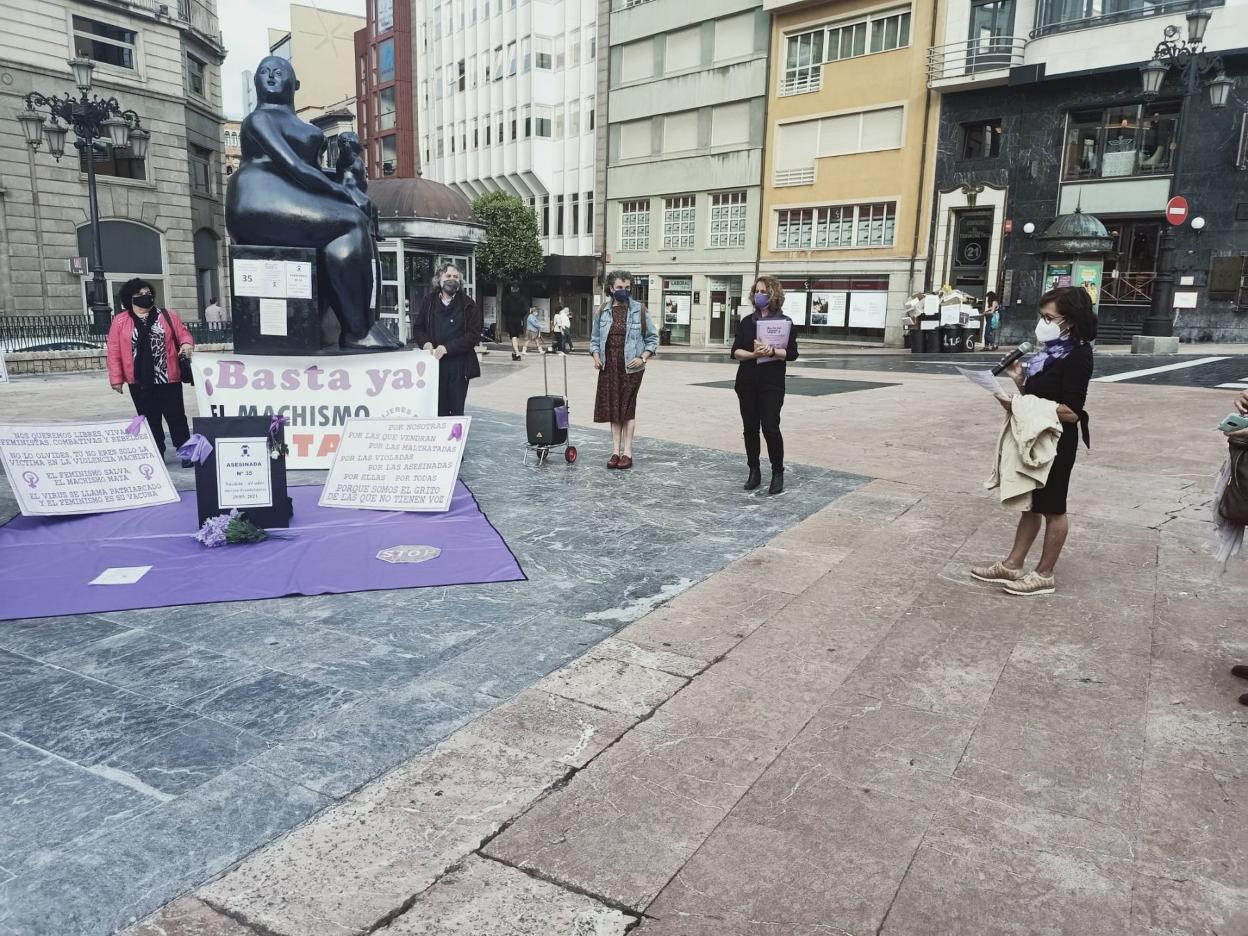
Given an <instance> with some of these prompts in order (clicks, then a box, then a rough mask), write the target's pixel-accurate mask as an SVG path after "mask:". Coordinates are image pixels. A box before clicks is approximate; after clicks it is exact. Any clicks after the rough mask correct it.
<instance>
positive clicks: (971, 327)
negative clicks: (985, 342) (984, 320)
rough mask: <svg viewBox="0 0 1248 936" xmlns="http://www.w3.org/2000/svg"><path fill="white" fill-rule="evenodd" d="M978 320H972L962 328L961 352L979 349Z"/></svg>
mask: <svg viewBox="0 0 1248 936" xmlns="http://www.w3.org/2000/svg"><path fill="white" fill-rule="evenodd" d="M979 330H980V320H979V319H977V318H973V319H971V320H970V321H968V322H967V323H966V324H965V325H963V326H962V347H961V348H960V349H959V350H961V351H968V352H969V351H974V350H975V349H976V348H977V347H979V343H980V338H979Z"/></svg>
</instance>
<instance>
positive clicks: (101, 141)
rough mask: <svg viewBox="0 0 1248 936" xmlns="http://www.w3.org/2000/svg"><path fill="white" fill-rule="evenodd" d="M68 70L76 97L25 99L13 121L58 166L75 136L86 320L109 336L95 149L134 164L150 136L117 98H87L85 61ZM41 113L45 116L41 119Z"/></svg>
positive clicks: (87, 66) (88, 64) (88, 84)
mask: <svg viewBox="0 0 1248 936" xmlns="http://www.w3.org/2000/svg"><path fill="white" fill-rule="evenodd" d="M69 67H70V69H71V70H72V71H73V73H74V84H75V85H77V86H78V91H79V96H78V97H77V98H75V97H72V96H71V95H70V94H69V92H65V93H64V95H63V96H62V97H45V96H44V95H42V94H40V93H39V92H37V91H32V92H31V93H30V94H28V95H26V110H24V111H22V112H21V113H20V114H18V115H17V121H18V123H19V124H21V126H22V135H23V136H24V137H25V138H26V145H27V146H29V147H30V148H31V149H32V150H37V149H38V148H39V147H40V146H41V145H42V144H43V143H44V142H46V143H47V144H48V152H49V153H51V154H52V156H53V157H55V159H56V161H57V162H60V161H61V157H62V156H64V155H65V138H66V137H67V136H68V135H69V131H70V130H73V132H74V148H75V149H77V150H78V152H79V153H81V154H85V156H86V163H87V192H88V195H89V198H90V201H91V242H92V254H93V256H92V257H91V319H92V329H93V331H95V332H97V333H99V334H103V333H104V332H107V331H108V326H109V322H110V321H111V319H112V304H111V303H110V302H109V298H108V283H107V281H106V280H105V279H104V250H103V245H102V244H101V242H100V205H99V198H98V196H97V194H96V188H95V148H96V146H105V147H106V146H112V147H114V148H121V147H124V146H129V147H130V151H131V154H132V155H133V157H134V158H135V159H143V158H145V157H146V156H147V144H148V141H149V140H151V138H152V135H151V134H150V133H148V132H147V131H146V130H144V129H143V125H142V123H141V122H140V121H139V115H138V114H136V113H135V112H134V111H132V110H123V109H122V107H121V104H120V103H119V102H118V101H117V99H116V98H112V97H110V98H100V97H99V96H97V95H93V96H91V97H90V98H88V97H87V92H89V91H90V90H91V72H92V70H93V69H94V68H95V62H93V61H91V60H90V59H87V58H81V57H78V58H72V59H70V60H69ZM41 111H42V112H44V113H46V114H47V117H46V119H45V117H44V113H41Z"/></svg>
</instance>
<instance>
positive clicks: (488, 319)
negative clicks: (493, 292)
mask: <svg viewBox="0 0 1248 936" xmlns="http://www.w3.org/2000/svg"><path fill="white" fill-rule="evenodd" d="M481 317H482V319H483V320H484V322H485V324H486V325H493V324H494V323H495V322H497V321H498V297H497V296H485V297H484V298H482V300H481Z"/></svg>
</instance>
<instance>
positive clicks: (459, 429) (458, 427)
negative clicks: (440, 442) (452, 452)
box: [449, 423, 464, 442]
mask: <svg viewBox="0 0 1248 936" xmlns="http://www.w3.org/2000/svg"><path fill="white" fill-rule="evenodd" d="M463 437H464V424H463V423H456V424H455V425H453V426H451V438H450V440H449V441H451V442H458V441H459V440H460V439H462V438H463Z"/></svg>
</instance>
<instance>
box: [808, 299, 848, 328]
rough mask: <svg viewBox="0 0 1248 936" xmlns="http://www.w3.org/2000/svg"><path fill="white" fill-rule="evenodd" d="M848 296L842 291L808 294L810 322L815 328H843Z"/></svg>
mask: <svg viewBox="0 0 1248 936" xmlns="http://www.w3.org/2000/svg"><path fill="white" fill-rule="evenodd" d="M848 306H849V303H848V296H847V294H846V293H843V292H814V293H811V294H810V324H811V325H813V326H814V327H815V328H843V327H844V326H845V310H846V309H847V308H848Z"/></svg>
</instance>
